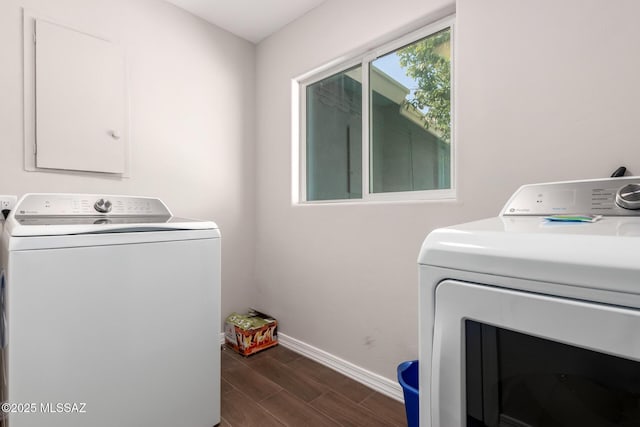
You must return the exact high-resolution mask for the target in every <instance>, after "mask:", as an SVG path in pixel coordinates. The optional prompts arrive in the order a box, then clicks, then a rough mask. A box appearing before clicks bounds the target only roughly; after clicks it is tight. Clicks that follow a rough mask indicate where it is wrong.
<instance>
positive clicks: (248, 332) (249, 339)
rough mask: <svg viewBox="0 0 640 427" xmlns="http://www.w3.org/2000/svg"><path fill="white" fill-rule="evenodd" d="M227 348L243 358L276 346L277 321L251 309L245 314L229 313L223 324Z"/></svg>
mask: <svg viewBox="0 0 640 427" xmlns="http://www.w3.org/2000/svg"><path fill="white" fill-rule="evenodd" d="M224 339H225V342H226V343H227V346H229V347H231V348H232V349H234V350H235V351H236V352H238V353H240V354H241V355H243V356H249V355H251V354H254V353H257V352H259V351H261V350H265V349H267V348H269V347H273V346H275V345H278V321H277V320H276V319H274V318H273V317H272V316H269V315H268V314H265V313H260V312H259V311H256V310H254V309H252V308H250V309H249V313H247V314H238V313H231V314H230V315H229V316H228V317H227V319H226V320H225V322H224Z"/></svg>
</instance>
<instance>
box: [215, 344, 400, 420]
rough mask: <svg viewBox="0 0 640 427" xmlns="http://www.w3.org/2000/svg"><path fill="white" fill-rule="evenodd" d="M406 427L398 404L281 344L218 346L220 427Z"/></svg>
mask: <svg viewBox="0 0 640 427" xmlns="http://www.w3.org/2000/svg"><path fill="white" fill-rule="evenodd" d="M406 425H407V423H406V419H405V414H404V405H403V404H402V403H400V402H397V401H395V400H393V399H390V398H388V397H386V396H384V395H382V394H380V393H378V392H376V391H373V390H371V389H370V388H367V387H365V386H363V385H362V384H360V383H358V382H356V381H353V380H352V379H350V378H347V377H345V376H343V375H341V374H339V373H337V372H336V371H334V370H332V369H329V368H327V367H326V366H323V365H320V364H319V363H316V362H314V361H312V360H310V359H307V358H306V357H303V356H301V355H299V354H297V353H295V352H293V351H291V350H288V349H286V348H284V347H282V346H276V347H273V348H270V349H268V350H265V351H263V352H261V353H257V354H254V355H252V356H249V357H247V358H245V357H243V356H240V355H238V354H236V353H235V352H234V351H233V350H230V349H227V348H225V347H223V348H222V422H221V423H220V426H221V427H229V426H231V427H251V426H256V427H269V426H294V427H299V426H367V427H370V426H371V427H374V426H406Z"/></svg>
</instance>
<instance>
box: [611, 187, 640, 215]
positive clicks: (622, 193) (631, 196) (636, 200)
mask: <svg viewBox="0 0 640 427" xmlns="http://www.w3.org/2000/svg"><path fill="white" fill-rule="evenodd" d="M616 205H618V206H620V207H621V208H624V209H640V184H627V185H625V186H624V187H622V188H621V189H619V190H618V192H617V193H616Z"/></svg>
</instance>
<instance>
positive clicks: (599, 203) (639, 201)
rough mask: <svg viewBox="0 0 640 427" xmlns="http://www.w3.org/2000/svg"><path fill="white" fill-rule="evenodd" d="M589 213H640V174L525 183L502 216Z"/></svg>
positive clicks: (609, 214) (634, 214)
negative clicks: (638, 175) (639, 175)
mask: <svg viewBox="0 0 640 427" xmlns="http://www.w3.org/2000/svg"><path fill="white" fill-rule="evenodd" d="M557 214H589V215H605V216H640V177H637V176H632V177H621V178H606V179H594V180H584V181H566V182H551V183H544V184H530V185H524V186H522V187H520V188H519V189H518V191H516V192H515V193H514V195H513V196H511V199H509V201H508V202H507V204H506V205H505V207H504V208H503V209H502V212H501V216H529V215H531V216H544V215H557Z"/></svg>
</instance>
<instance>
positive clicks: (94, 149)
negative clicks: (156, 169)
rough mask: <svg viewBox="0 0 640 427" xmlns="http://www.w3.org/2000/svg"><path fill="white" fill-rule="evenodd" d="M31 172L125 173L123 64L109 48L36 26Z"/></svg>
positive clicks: (120, 55)
mask: <svg viewBox="0 0 640 427" xmlns="http://www.w3.org/2000/svg"><path fill="white" fill-rule="evenodd" d="M35 83H36V85H35V88H36V89H35V91H36V93H35V95H36V96H35V104H36V119H35V121H36V133H35V139H36V141H35V142H36V167H38V168H50V169H65V170H77V171H91V172H106V173H124V172H125V153H126V151H125V148H126V143H127V142H126V135H127V132H126V129H125V127H126V101H125V100H126V96H125V64H124V55H123V53H122V50H121V49H120V47H119V46H118V45H116V44H114V43H112V42H109V41H107V40H103V39H101V38H98V37H94V36H91V35H88V34H84V33H81V32H78V31H75V30H72V29H69V28H66V27H63V26H60V25H56V24H53V23H51V22H47V21H44V20H40V19H36V22H35Z"/></svg>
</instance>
